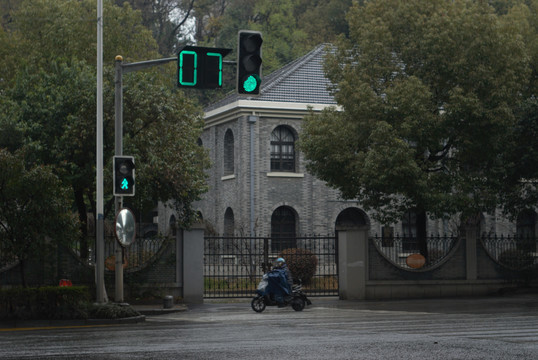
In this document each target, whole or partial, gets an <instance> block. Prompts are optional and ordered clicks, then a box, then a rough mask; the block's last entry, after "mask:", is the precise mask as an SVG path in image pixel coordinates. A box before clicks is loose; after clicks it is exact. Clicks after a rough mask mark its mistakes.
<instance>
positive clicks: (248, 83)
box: [243, 75, 258, 92]
mask: <svg viewBox="0 0 538 360" xmlns="http://www.w3.org/2000/svg"><path fill="white" fill-rule="evenodd" d="M257 87H258V79H257V78H256V76H254V75H250V76H249V77H248V78H247V79H246V80H245V81H244V82H243V89H244V90H245V91H246V92H253V91H254V90H256V88H257Z"/></svg>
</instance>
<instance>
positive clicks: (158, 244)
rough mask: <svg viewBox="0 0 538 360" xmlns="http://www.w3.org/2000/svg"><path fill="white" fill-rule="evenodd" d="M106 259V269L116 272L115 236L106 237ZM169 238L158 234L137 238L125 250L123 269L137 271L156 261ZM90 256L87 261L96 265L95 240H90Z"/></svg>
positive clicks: (123, 253) (91, 264)
mask: <svg viewBox="0 0 538 360" xmlns="http://www.w3.org/2000/svg"><path fill="white" fill-rule="evenodd" d="M104 240H105V244H104V257H105V268H106V269H107V270H110V271H114V264H115V249H116V247H117V246H119V245H118V244H117V241H116V238H115V237H114V236H105V239H104ZM168 240H169V238H167V237H165V236H161V235H157V234H154V233H152V234H150V235H149V236H137V238H136V240H135V241H134V242H133V243H132V244H131V245H130V246H129V247H126V248H123V252H122V255H123V267H124V269H125V270H126V271H136V270H138V269H141V268H144V267H145V266H146V265H147V264H149V263H151V262H153V261H154V259H155V258H156V256H157V254H158V253H159V251H160V250H161V249H162V247H163V246H164V244H165V243H166V241H168ZM89 245H90V246H89V256H88V259H85V261H86V263H87V264H88V265H90V266H94V265H95V238H91V239H89Z"/></svg>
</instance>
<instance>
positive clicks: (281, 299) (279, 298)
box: [273, 257, 293, 307]
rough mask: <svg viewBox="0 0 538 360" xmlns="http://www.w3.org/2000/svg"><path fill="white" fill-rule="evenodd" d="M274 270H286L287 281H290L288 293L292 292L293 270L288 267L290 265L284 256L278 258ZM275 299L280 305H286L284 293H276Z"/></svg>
mask: <svg viewBox="0 0 538 360" xmlns="http://www.w3.org/2000/svg"><path fill="white" fill-rule="evenodd" d="M273 270H281V271H283V272H284V274H286V282H287V283H288V290H289V292H288V293H289V294H291V289H292V285H293V279H292V277H291V272H290V270H289V269H288V265H287V264H286V260H284V258H282V257H279V258H278V259H276V264H275V266H274V267H273ZM275 300H276V302H277V303H278V306H279V307H283V306H285V304H284V297H283V296H282V295H276V296H275Z"/></svg>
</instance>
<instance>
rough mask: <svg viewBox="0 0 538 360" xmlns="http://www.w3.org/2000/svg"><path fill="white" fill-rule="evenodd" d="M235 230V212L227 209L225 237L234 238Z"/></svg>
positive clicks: (225, 214)
mask: <svg viewBox="0 0 538 360" xmlns="http://www.w3.org/2000/svg"><path fill="white" fill-rule="evenodd" d="M234 228H235V219H234V212H233V210H232V208H227V209H226V212H225V213H224V236H233V234H234Z"/></svg>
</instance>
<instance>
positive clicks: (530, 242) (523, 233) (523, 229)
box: [516, 209, 536, 252]
mask: <svg viewBox="0 0 538 360" xmlns="http://www.w3.org/2000/svg"><path fill="white" fill-rule="evenodd" d="M516 228H517V247H518V249H520V250H523V251H529V252H530V251H533V252H534V251H536V245H535V244H536V212H534V210H530V209H529V210H524V211H522V212H521V213H520V214H519V215H518V216H517V221H516Z"/></svg>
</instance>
